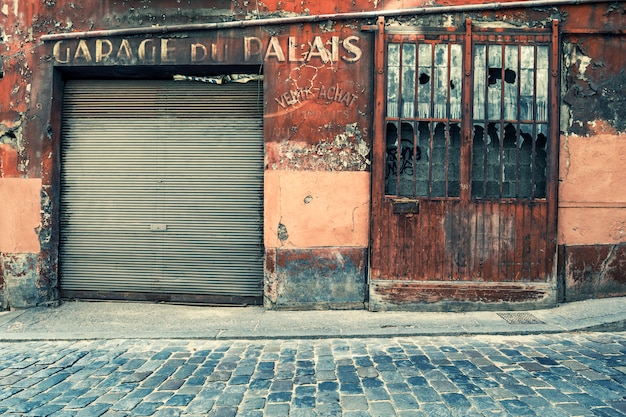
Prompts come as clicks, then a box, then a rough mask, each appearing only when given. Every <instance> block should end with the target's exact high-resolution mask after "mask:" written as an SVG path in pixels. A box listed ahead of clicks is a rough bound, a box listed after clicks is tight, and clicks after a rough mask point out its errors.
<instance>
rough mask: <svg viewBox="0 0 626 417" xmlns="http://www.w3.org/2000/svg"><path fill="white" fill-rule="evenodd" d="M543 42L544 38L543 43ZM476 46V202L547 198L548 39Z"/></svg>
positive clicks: (485, 41)
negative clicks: (480, 200)
mask: <svg viewBox="0 0 626 417" xmlns="http://www.w3.org/2000/svg"><path fill="white" fill-rule="evenodd" d="M539 38H540V39H541V38H542V37H541V36H540V37H539ZM544 38H545V39H544V40H543V42H544V43H543V44H541V43H534V41H535V39H533V37H532V36H526V37H525V42H524V43H523V44H520V43H519V39H516V37H512V39H511V41H510V42H515V44H509V43H503V42H502V41H499V42H498V43H497V44H495V43H490V42H489V38H487V37H482V38H479V39H477V40H476V41H475V44H474V47H473V48H474V50H473V52H474V61H473V63H474V65H473V71H474V78H473V79H474V91H473V93H474V97H473V103H474V105H473V126H474V133H473V151H472V197H475V198H527V199H535V198H545V197H546V163H547V159H546V158H547V145H548V141H547V138H548V105H549V103H548V85H549V82H548V81H549V45H548V44H547V42H548V41H549V37H547V36H545V37H544Z"/></svg>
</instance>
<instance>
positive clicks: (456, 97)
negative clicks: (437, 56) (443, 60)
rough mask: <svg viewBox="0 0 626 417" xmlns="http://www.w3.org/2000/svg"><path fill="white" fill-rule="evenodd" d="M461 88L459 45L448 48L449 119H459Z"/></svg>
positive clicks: (461, 66)
mask: <svg viewBox="0 0 626 417" xmlns="http://www.w3.org/2000/svg"><path fill="white" fill-rule="evenodd" d="M462 87H463V51H462V49H461V45H457V44H454V45H451V46H450V118H451V119H460V118H461V97H462Z"/></svg>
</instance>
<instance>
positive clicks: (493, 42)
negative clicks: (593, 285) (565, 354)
mask: <svg viewBox="0 0 626 417" xmlns="http://www.w3.org/2000/svg"><path fill="white" fill-rule="evenodd" d="M378 24H379V30H378V33H377V37H376V42H375V45H376V46H375V48H376V54H375V57H376V58H375V61H376V62H375V65H376V74H377V75H376V82H375V93H374V94H375V103H376V107H375V108H376V117H375V121H374V134H375V137H374V146H373V149H374V153H373V164H372V232H371V236H372V242H371V261H370V306H371V308H372V309H394V308H402V309H407V308H409V309H411V308H415V309H430V310H452V309H464V308H470V309H481V308H502V307H503V305H504V306H506V307H510V308H528V307H534V306H543V305H549V304H552V303H554V302H555V297H556V285H555V282H556V280H555V279H556V278H555V273H554V269H555V268H554V266H555V255H556V196H557V194H556V186H557V179H558V178H557V175H558V167H557V158H558V154H557V148H558V125H557V121H558V105H557V103H558V102H557V100H556V96H557V91H558V90H557V88H558V70H557V68H558V24H557V22H553V25H552V27H549V28H545V29H539V30H533V31H529V30H524V31H521V30H518V31H504V30H501V29H497V30H496V29H493V30H490V29H474V28H473V27H472V23H471V22H470V21H467V22H466V24H465V27H464V28H462V29H460V30H458V31H445V32H437V31H433V30H428V29H416V30H415V31H413V32H410V31H407V30H406V28H402V29H401V30H395V31H394V29H393V28H390V27H387V28H385V26H384V22H382V19H381V20H379V22H378Z"/></svg>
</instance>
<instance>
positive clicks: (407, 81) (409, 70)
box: [402, 43, 415, 117]
mask: <svg viewBox="0 0 626 417" xmlns="http://www.w3.org/2000/svg"><path fill="white" fill-rule="evenodd" d="M414 115H415V44H411V43H405V44H404V45H402V117H414Z"/></svg>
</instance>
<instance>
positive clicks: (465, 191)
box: [459, 19, 474, 204]
mask: <svg viewBox="0 0 626 417" xmlns="http://www.w3.org/2000/svg"><path fill="white" fill-rule="evenodd" d="M463 47H464V52H463V89H462V94H461V100H463V104H462V107H461V109H462V110H461V111H462V114H461V130H462V132H461V137H462V138H463V143H462V145H461V161H460V163H461V168H460V172H459V176H460V179H459V182H460V184H461V201H464V202H465V203H466V204H467V202H469V200H470V196H471V185H472V117H473V115H472V104H473V102H474V94H473V89H472V79H473V78H472V57H473V53H472V21H471V20H470V19H466V20H465V38H464V45H463Z"/></svg>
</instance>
